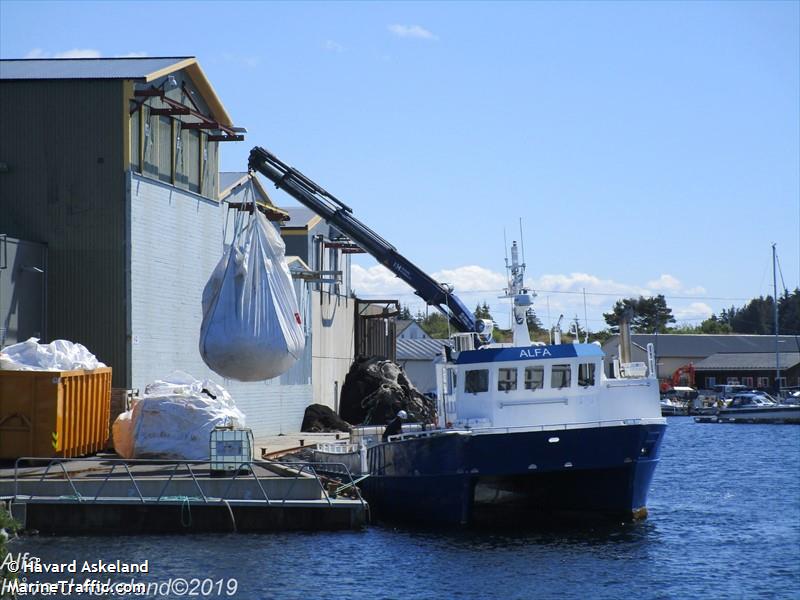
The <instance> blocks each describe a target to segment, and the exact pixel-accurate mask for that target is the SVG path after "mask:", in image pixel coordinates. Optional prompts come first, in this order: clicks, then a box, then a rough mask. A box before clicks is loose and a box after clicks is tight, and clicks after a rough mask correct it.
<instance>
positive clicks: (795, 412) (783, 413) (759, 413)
mask: <svg viewBox="0 0 800 600" xmlns="http://www.w3.org/2000/svg"><path fill="white" fill-rule="evenodd" d="M717 417H718V419H719V420H720V421H735V422H742V423H800V406H796V405H785V406H774V407H773V406H770V407H752V408H751V407H747V406H745V407H741V408H735V409H722V410H720V411H719V412H718V413H717Z"/></svg>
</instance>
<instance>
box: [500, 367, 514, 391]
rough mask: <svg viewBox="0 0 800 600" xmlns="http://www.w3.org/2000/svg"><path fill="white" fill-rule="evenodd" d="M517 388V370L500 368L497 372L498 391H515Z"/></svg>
mask: <svg viewBox="0 0 800 600" xmlns="http://www.w3.org/2000/svg"><path fill="white" fill-rule="evenodd" d="M516 389H517V370H516V369H500V370H499V371H498V372H497V391H498V392H513V391H514V390H516Z"/></svg>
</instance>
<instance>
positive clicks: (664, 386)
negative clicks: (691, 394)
mask: <svg viewBox="0 0 800 600" xmlns="http://www.w3.org/2000/svg"><path fill="white" fill-rule="evenodd" d="M678 386H688V387H695V377H694V365H693V364H692V363H688V364H685V365H681V366H680V367H678V368H677V369H675V372H674V373H673V374H672V377H671V378H670V379H662V380H661V393H662V394H663V393H664V392H668V391H669V390H671V389H672V388H675V387H678Z"/></svg>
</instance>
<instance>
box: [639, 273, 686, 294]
mask: <svg viewBox="0 0 800 600" xmlns="http://www.w3.org/2000/svg"><path fill="white" fill-rule="evenodd" d="M647 287H649V288H652V289H654V290H666V291H669V292H675V291H678V290H680V289H681V288H682V287H683V285H682V284H681V282H680V280H679V279H678V278H677V277H673V276H672V275H669V274H666V273H664V274H662V275H661V277H659V278H658V279H654V280H653V281H648V282H647Z"/></svg>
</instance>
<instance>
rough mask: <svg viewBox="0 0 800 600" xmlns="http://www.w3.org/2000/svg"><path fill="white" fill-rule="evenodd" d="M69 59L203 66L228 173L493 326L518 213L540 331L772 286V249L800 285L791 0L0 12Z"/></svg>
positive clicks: (796, 45)
mask: <svg viewBox="0 0 800 600" xmlns="http://www.w3.org/2000/svg"><path fill="white" fill-rule="evenodd" d="M70 56H87V57H93V56H103V57H113V56H196V57H197V58H198V60H199V62H200V64H201V66H202V68H203V69H204V71H205V72H206V74H207V76H208V78H209V79H210V81H211V82H212V84H213V86H214V88H215V89H216V91H217V93H218V95H219V96H220V98H221V99H222V102H223V104H224V105H225V107H226V109H227V110H228V112H229V113H230V114H231V116H232V118H233V120H234V122H235V124H236V125H238V126H243V127H246V128H247V131H248V133H247V136H246V140H245V141H244V142H241V143H228V144H224V145H223V146H224V147H223V150H222V155H221V169H222V170H231V171H241V170H245V169H246V165H247V155H248V153H249V150H250V148H251V147H253V146H254V145H259V146H263V147H265V148H267V149H269V150H270V151H272V152H274V153H275V154H277V155H278V156H279V157H281V158H282V159H283V160H284V161H286V162H288V163H290V164H292V165H293V166H295V167H296V168H298V169H300V170H301V171H303V172H304V173H305V174H306V175H308V176H309V177H310V178H311V179H313V180H315V181H317V182H318V183H319V184H320V185H322V186H323V187H325V188H326V189H328V190H329V191H330V192H332V193H333V194H335V195H336V196H338V197H339V198H340V199H342V200H343V201H344V202H345V203H347V204H348V205H349V206H351V207H352V208H353V210H354V214H355V215H356V217H357V218H359V219H361V220H362V221H363V222H365V223H366V224H367V225H369V226H370V227H371V228H372V229H374V230H376V231H377V232H378V233H380V234H381V235H382V236H383V237H384V238H386V239H387V240H389V241H390V242H391V243H392V244H393V245H394V246H395V247H396V248H397V249H398V250H399V251H400V252H401V253H402V254H404V255H405V256H406V257H408V258H409V259H410V260H412V261H413V262H415V263H416V264H417V265H419V266H420V267H421V268H422V269H424V270H425V271H427V272H429V273H431V274H432V275H433V276H434V277H435V278H437V280H439V281H444V282H448V283H450V284H453V285H454V286H455V291H456V294H457V295H458V296H459V297H461V298H462V300H463V301H464V302H465V303H466V304H467V305H468V306H469V307H470V308H472V307H474V306H475V304H476V303H478V302H481V303H482V302H484V301H485V302H487V303H488V304H489V305H490V307H491V308H492V313H493V315H494V317H495V319H496V320H497V321H498V324H499V325H500V326H504V325H505V324H506V323H505V320H507V315H508V305H507V304H506V303H505V302H504V301H501V300H499V299H498V298H497V296H499V295H500V293H501V289H502V288H503V287H504V285H505V272H504V256H505V251H504V236H505V239H506V240H507V242H508V243H509V244H510V243H511V241H512V240H518V239H520V235H519V227H520V220H521V222H522V227H523V231H524V247H525V260H526V264H527V281H528V283H529V285H531V286H532V287H533V289H535V290H536V292H537V294H538V297H537V298H536V300H535V308H536V310H537V313H538V315H539V316H540V318H541V319H542V321H544V323H545V325H549V324H551V323H552V322H554V321H555V320H556V319H557V318H558V315H559V314H564V315H565V319H570V318H573V317H574V316H576V315H577V316H578V317H579V318H580V319H581V321H582V326H583V320H584V314H586V315H588V326H589V329H591V330H597V329H602V328H603V327H604V326H605V323H604V321H603V318H602V313H603V312H604V311H605V312H608V311H609V310H610V309H611V307H612V306H613V304H614V302H615V300H617V299H618V298H623V297H628V296H632V295H639V294H644V295H652V294H657V293H662V294H664V295H665V296H666V298H667V303H668V305H669V306H670V307H671V308H672V310H673V313H674V314H675V316H676V318H677V319H678V322H679V323H684V324H690V325H696V324H698V323H700V322H701V321H702V319H704V318H706V317H708V316H709V315H710V314H711V313H712V312H715V313H719V311H720V310H721V309H722V308H724V307H729V306H731V305H737V306H741V305H742V304H744V302H745V301H746V300H747V299H749V298H752V297H756V296H759V295H762V294H764V295H765V294H771V293H772V255H771V245H772V244H773V243H776V244H777V252H778V257H779V261H780V267H781V268H780V271H781V272H782V275H783V282H785V286H786V287H787V288H789V289H790V290H792V289H794V288H796V287H798V286H800V3H798V2H769V1H768V2H752V3H751V2H688V3H684V2H664V3H658V2H589V3H584V2H558V3H550V2H512V3H501V2H492V3H481V2H443V3H435V2H430V3H427V2H426V3H423V2H404V3H383V2H357V3H345V2H326V3H314V2H297V3H280V2H239V3H237V2H226V3H218V2H135V3H131V2H108V3H83V2H55V3H50V2H8V1H3V0H0V57H2V58H24V57H29V58H46V57H70ZM272 198H273V201H274V202H275V203H276V204H278V205H283V206H286V205H292V204H294V202H293V201H292V200H291V199H290V198H289V197H288V196H286V195H285V194H284V193H283V192H279V191H275V192H274V193H273V195H272ZM778 279H779V282H778V285H779V288H781V287H783V285H782V284H781V276H780V274H779V276H778ZM353 282H354V288H355V291H356V292H357V293H358V295H359V296H361V297H377V296H380V297H387V296H391V297H397V298H399V299H400V300H401V302H403V303H405V304H409V305H410V307H411V309H412V311H413V312H416V310H418V309H422V308H423V304H422V303H421V301H419V299H418V298H416V297H415V296H414V295H413V293H412V291H411V290H410V289H409V288H408V286H406V285H404V284H403V283H402V282H401V281H400V280H399V279H397V278H395V277H394V276H393V275H391V274H390V273H389V272H388V271H386V270H385V269H384V268H383V267H381V266H379V265H377V263H376V261H375V260H374V259H372V258H371V257H368V256H360V257H358V258H357V259H356V261H355V262H354V265H353ZM584 290H585V292H586V296H585V298H586V303H585V305H584V295H583V292H584ZM584 311H585V313H584Z"/></svg>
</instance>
